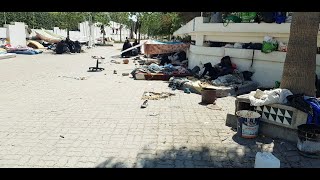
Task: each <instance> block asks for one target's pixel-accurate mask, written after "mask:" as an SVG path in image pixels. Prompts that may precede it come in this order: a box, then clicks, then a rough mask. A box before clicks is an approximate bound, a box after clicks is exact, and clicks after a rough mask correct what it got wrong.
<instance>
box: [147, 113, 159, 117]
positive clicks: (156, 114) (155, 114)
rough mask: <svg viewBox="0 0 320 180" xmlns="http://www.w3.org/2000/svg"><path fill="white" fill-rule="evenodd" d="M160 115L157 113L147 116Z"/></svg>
mask: <svg viewBox="0 0 320 180" xmlns="http://www.w3.org/2000/svg"><path fill="white" fill-rule="evenodd" d="M159 115H160V114H159V113H152V114H149V116H159Z"/></svg>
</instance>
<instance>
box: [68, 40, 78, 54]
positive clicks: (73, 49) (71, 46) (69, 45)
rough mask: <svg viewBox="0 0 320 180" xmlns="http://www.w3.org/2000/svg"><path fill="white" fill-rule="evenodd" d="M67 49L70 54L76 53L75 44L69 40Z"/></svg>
mask: <svg viewBox="0 0 320 180" xmlns="http://www.w3.org/2000/svg"><path fill="white" fill-rule="evenodd" d="M68 47H69V49H70V52H71V53H75V52H76V47H75V44H74V42H73V41H71V40H70V41H69V42H68Z"/></svg>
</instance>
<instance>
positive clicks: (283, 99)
mask: <svg viewBox="0 0 320 180" xmlns="http://www.w3.org/2000/svg"><path fill="white" fill-rule="evenodd" d="M290 95H292V92H291V91H290V90H288V89H280V88H278V89H273V90H265V91H261V90H260V89H257V90H256V91H252V92H251V93H250V94H249V100H250V104H251V105H252V106H264V105H269V104H286V103H287V102H288V101H287V97H288V96H290Z"/></svg>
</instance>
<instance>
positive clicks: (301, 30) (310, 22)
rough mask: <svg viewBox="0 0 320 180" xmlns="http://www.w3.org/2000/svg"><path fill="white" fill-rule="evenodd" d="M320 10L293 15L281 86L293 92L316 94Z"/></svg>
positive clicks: (308, 94)
mask: <svg viewBox="0 0 320 180" xmlns="http://www.w3.org/2000/svg"><path fill="white" fill-rule="evenodd" d="M319 17H320V12H295V13H293V16H292V22H291V27H290V37H289V43H288V51H287V55H286V59H285V62H284V67H283V74H282V81H281V86H280V87H281V88H283V89H289V90H290V91H291V92H292V93H294V94H297V93H303V94H305V95H307V96H315V95H316V87H315V72H316V55H317V35H318V31H319Z"/></svg>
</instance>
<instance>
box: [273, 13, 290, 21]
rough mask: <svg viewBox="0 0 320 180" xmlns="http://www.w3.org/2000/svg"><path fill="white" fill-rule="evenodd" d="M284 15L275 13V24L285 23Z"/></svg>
mask: <svg viewBox="0 0 320 180" xmlns="http://www.w3.org/2000/svg"><path fill="white" fill-rule="evenodd" d="M286 18H287V17H286V13H285V12H275V14H274V19H275V21H276V23H277V24H281V23H284V22H286Z"/></svg>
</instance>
